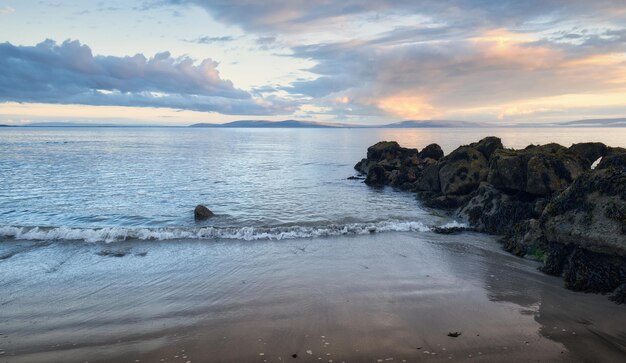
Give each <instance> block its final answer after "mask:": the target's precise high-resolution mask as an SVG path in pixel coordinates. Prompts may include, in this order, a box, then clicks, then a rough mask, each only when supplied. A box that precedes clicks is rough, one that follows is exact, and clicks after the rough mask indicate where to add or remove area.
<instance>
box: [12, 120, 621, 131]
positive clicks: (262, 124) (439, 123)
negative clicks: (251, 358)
mask: <svg viewBox="0 0 626 363" xmlns="http://www.w3.org/2000/svg"><path fill="white" fill-rule="evenodd" d="M151 126H152V127H154V126H155V125H141V124H134V125H133V124H112V123H100V124H96V123H86V122H35V123H30V124H26V125H22V126H20V127H151ZM0 127H16V126H14V125H0ZM159 127H167V126H159ZM189 127H200V128H202V127H205V128H320V129H321V128H390V129H408V128H452V127H456V128H477V127H626V118H606V119H585V120H576V121H566V122H554V123H547V122H545V123H525V124H508V125H495V124H489V123H480V122H470V121H454V120H405V121H399V122H394V123H390V124H385V125H358V124H357V125H355V124H346V123H331V122H318V121H301V120H284V121H269V120H240V121H232V122H227V123H222V124H215V123H197V124H193V125H189Z"/></svg>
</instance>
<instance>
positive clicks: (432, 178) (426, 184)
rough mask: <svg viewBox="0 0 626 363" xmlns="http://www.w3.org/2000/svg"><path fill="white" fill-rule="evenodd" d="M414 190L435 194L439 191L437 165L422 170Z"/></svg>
mask: <svg viewBox="0 0 626 363" xmlns="http://www.w3.org/2000/svg"><path fill="white" fill-rule="evenodd" d="M415 190H417V191H429V192H437V193H439V192H440V191H441V185H440V183H439V164H437V163H435V164H431V165H429V166H427V167H426V168H424V169H423V170H422V173H421V175H420V177H419V178H418V180H417V181H416V182H415Z"/></svg>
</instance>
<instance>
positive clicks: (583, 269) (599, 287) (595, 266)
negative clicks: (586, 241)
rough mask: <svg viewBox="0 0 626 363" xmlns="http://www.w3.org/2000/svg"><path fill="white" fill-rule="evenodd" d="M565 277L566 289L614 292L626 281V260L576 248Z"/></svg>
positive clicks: (567, 264) (566, 266)
mask: <svg viewBox="0 0 626 363" xmlns="http://www.w3.org/2000/svg"><path fill="white" fill-rule="evenodd" d="M563 277H564V278H565V287H567V288H568V289H571V290H574V291H585V292H600V293H605V292H612V291H613V290H615V289H616V288H617V287H618V286H620V285H621V284H623V283H624V281H626V258H623V257H619V256H614V255H607V254H601V253H595V252H591V251H589V250H585V249H582V248H580V247H575V248H574V250H573V251H572V253H571V254H570V256H569V258H568V260H567V262H566V265H565V268H564V271H563Z"/></svg>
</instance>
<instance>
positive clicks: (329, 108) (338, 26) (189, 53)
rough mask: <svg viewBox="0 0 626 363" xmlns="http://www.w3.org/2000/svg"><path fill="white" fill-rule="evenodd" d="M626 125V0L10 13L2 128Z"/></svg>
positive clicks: (65, 7) (31, 4)
mask: <svg viewBox="0 0 626 363" xmlns="http://www.w3.org/2000/svg"><path fill="white" fill-rule="evenodd" d="M617 117H626V1H624V0H594V1H589V0H525V1H518V0H423V1H416V0H341V1H331V0H290V1H285V0H265V1H257V0H215V1H211V0H138V1H130V0H127V1H121V0H110V1H102V0H66V1H64V0H0V123H2V124H26V123H30V122H42V121H78V122H95V123H103V122H104V123H111V122H113V123H133V124H163V125H188V124H192V123H197V122H228V121H233V120H242V119H264V120H284V119H298V120H315V121H324V122H340V123H346V124H369V125H374V124H382V123H389V122H395V121H401V120H464V121H476V122H483V123H490V124H494V125H498V124H516V123H529V124H530V123H533V122H537V123H545V122H560V121H570V120H577V119H587V118H617Z"/></svg>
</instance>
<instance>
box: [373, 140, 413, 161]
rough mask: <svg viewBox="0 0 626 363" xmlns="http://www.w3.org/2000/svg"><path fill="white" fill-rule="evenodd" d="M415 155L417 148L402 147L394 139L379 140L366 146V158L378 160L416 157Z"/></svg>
mask: <svg viewBox="0 0 626 363" xmlns="http://www.w3.org/2000/svg"><path fill="white" fill-rule="evenodd" d="M417 155H418V152H417V149H407V148H403V147H401V146H400V145H398V143H397V142H395V141H381V142H378V143H376V144H374V145H372V146H370V147H369V148H367V159H368V160H373V161H378V162H380V161H384V160H387V161H390V160H397V159H402V158H408V157H411V156H414V157H417Z"/></svg>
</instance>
